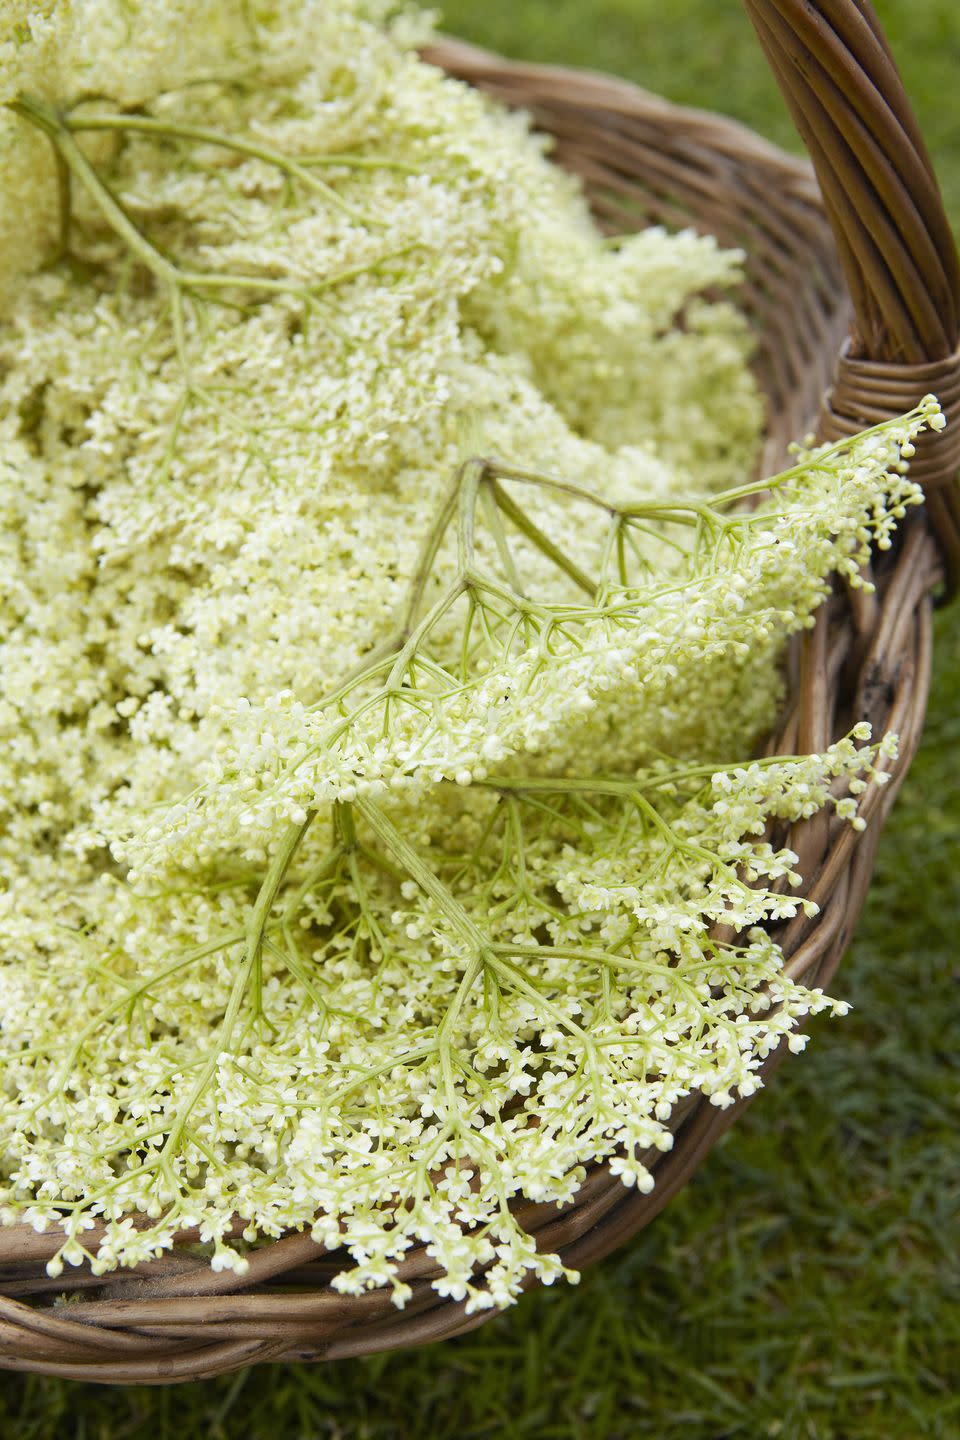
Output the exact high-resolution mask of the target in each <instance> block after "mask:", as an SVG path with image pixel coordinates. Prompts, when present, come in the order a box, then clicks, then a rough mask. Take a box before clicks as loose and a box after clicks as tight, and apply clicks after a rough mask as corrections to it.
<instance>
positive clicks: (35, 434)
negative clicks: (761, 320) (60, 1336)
mask: <svg viewBox="0 0 960 1440" xmlns="http://www.w3.org/2000/svg"><path fill="white" fill-rule="evenodd" d="M426 35H427V26H426V24H425V23H424V21H423V20H422V18H421V17H418V16H411V15H410V14H409V13H408V12H407V11H405V10H402V9H401V10H398V9H397V8H396V7H394V6H392V5H390V4H388V3H385V0H323V3H311V0H279V3H272V4H271V5H270V6H266V5H261V4H260V3H258V0H248V3H242V0H191V3H190V5H189V6H187V5H186V4H184V3H181V0H176V3H171V0H164V3H162V4H161V3H159V0H152V3H147V0H141V3H137V4H133V3H129V0H73V3H72V4H70V3H68V0H47V3H46V4H45V5H41V6H38V5H36V4H28V3H24V0H0V62H2V76H3V79H2V81H0V104H2V106H3V108H2V109H0V151H2V154H3V181H2V183H0V510H2V539H0V546H2V564H0V614H2V637H0V665H2V681H0V732H2V741H3V744H2V750H0V862H2V866H3V877H4V886H5V888H4V891H3V893H2V895H0V1064H2V1076H3V1089H2V1099H0V1155H2V1160H0V1217H2V1219H3V1220H4V1221H5V1222H7V1223H12V1222H17V1221H23V1220H27V1221H29V1222H31V1223H33V1224H34V1225H36V1226H37V1228H44V1227H45V1226H48V1225H60V1226H62V1228H63V1231H64V1244H63V1247H62V1250H61V1253H60V1254H58V1256H57V1257H56V1258H55V1259H54V1260H53V1261H52V1262H51V1265H50V1267H49V1268H50V1272H51V1274H53V1275H56V1274H59V1273H60V1272H61V1270H62V1265H63V1262H64V1261H66V1262H68V1263H71V1264H79V1263H81V1262H82V1261H83V1260H84V1259H86V1260H89V1261H90V1263H91V1264H92V1267H93V1269H94V1271H95V1272H96V1273H103V1272H105V1271H107V1270H109V1269H111V1268H113V1267H114V1266H116V1265H117V1264H125V1265H132V1264H136V1263H138V1262H140V1261H141V1260H143V1259H145V1258H148V1257H150V1256H152V1255H156V1254H159V1253H160V1252H162V1251H163V1250H164V1249H165V1248H168V1247H169V1246H170V1245H171V1244H172V1243H174V1237H175V1235H176V1234H177V1232H179V1231H182V1230H183V1229H185V1228H187V1229H192V1228H196V1229H198V1230H199V1233H200V1236H201V1238H202V1240H203V1241H204V1242H207V1243H208V1244H209V1246H210V1248H211V1254H212V1263H213V1264H214V1265H215V1266H216V1267H218V1268H220V1267H223V1266H230V1267H233V1268H234V1269H236V1270H238V1271H242V1270H243V1269H244V1268H245V1266H246V1264H247V1261H246V1259H245V1254H246V1252H247V1251H248V1250H249V1248H250V1247H251V1246H252V1245H255V1244H257V1243H259V1242H260V1241H262V1240H264V1239H268V1238H270V1237H272V1236H276V1235H279V1234H280V1233H282V1232H284V1231H285V1230H288V1229H290V1228H293V1227H303V1226H307V1227H312V1229H313V1233H314V1235H315V1237H316V1238H317V1240H318V1241H320V1242H321V1243H323V1244H324V1245H326V1246H328V1247H330V1248H331V1249H335V1248H337V1247H341V1248H342V1249H343V1251H344V1272H343V1273H342V1274H341V1275H340V1276H339V1277H338V1279H337V1280H336V1281H335V1282H334V1283H335V1284H336V1285H338V1287H339V1288H341V1289H343V1290H344V1291H347V1292H351V1293H359V1292H361V1291H363V1290H364V1289H367V1288H370V1287H372V1286H380V1285H392V1287H393V1293H394V1298H395V1299H396V1301H397V1303H398V1304H402V1303H403V1302H404V1300H405V1299H406V1297H407V1295H408V1294H409V1290H408V1287H407V1286H406V1285H405V1283H404V1282H403V1280H402V1278H400V1277H398V1274H397V1267H398V1265H399V1264H400V1262H402V1259H403V1256H404V1254H405V1253H406V1252H407V1250H408V1249H409V1248H410V1247H411V1246H413V1245H417V1244H426V1246H427V1248H428V1251H429V1253H430V1255H431V1256H432V1257H434V1259H435V1261H436V1263H437V1266H438V1269H439V1271H440V1272H441V1273H440V1278H439V1279H438V1280H437V1281H436V1282H435V1283H436V1288H437V1289H438V1290H439V1291H440V1292H441V1293H442V1294H448V1295H451V1296H453V1297H456V1298H457V1299H466V1300H467V1302H468V1306H469V1308H478V1307H480V1308H482V1307H486V1306H490V1305H503V1304H506V1303H508V1302H509V1301H510V1300H511V1299H513V1298H514V1297H515V1296H516V1295H517V1294H518V1293H519V1291H520V1289H521V1287H522V1285H523V1284H524V1282H525V1278H526V1277H527V1276H528V1274H529V1272H534V1273H535V1274H536V1275H537V1276H538V1277H539V1278H540V1279H541V1280H543V1281H547V1282H549V1281H550V1280H551V1279H553V1278H554V1277H555V1276H556V1275H557V1274H558V1273H560V1272H561V1270H562V1266H561V1264H560V1262H559V1260H558V1259H557V1257H555V1256H551V1255H547V1254H539V1253H538V1252H537V1251H536V1249H535V1247H534V1244H533V1242H532V1240H531V1239H530V1238H529V1237H528V1236H527V1235H526V1234H525V1233H524V1231H523V1230H522V1229H521V1228H520V1227H519V1225H518V1224H517V1222H516V1220H515V1218H514V1215H513V1212H512V1210H511V1202H513V1201H515V1200H518V1199H522V1198H526V1199H528V1200H534V1201H551V1202H555V1203H556V1204H563V1203H566V1202H569V1201H570V1200H571V1199H572V1198H573V1197H574V1196H575V1194H576V1192H577V1189H578V1187H579V1185H580V1183H581V1182H582V1180H583V1179H584V1176H585V1174H586V1172H587V1169H588V1167H591V1166H594V1165H596V1164H597V1163H598V1162H600V1161H603V1160H609V1161H610V1164H611V1168H612V1169H613V1171H614V1173H616V1174H619V1175H620V1176H622V1178H623V1181H624V1183H626V1184H636V1185H638V1186H640V1187H641V1188H643V1189H647V1188H649V1187H650V1186H651V1185H652V1183H653V1182H652V1176H651V1173H650V1169H649V1161H650V1155H651V1152H655V1151H663V1150H666V1149H669V1147H670V1144H671V1140H672V1136H671V1131H670V1117H671V1114H672V1112H673V1110H674V1107H675V1106H676V1105H677V1103H678V1102H679V1101H681V1100H682V1099H683V1098H684V1097H685V1096H688V1095H690V1094H691V1093H693V1092H697V1091H699V1092H702V1093H703V1094H705V1095H708V1096H709V1097H710V1098H711V1099H712V1101H713V1102H714V1103H715V1104H717V1105H729V1104H731V1103H732V1101H733V1099H734V1097H735V1095H748V1094H750V1093H751V1092H752V1091H753V1090H754V1089H755V1088H756V1087H757V1085H758V1084H759V1080H758V1076H757V1072H758V1069H759V1068H760V1066H761V1064H762V1062H763V1060H764V1059H765V1057H766V1056H767V1055H769V1054H770V1053H771V1051H772V1050H774V1049H775V1048H776V1047H777V1046H778V1044H780V1042H781V1041H782V1040H783V1038H784V1037H788V1039H789V1043H790V1045H791V1048H800V1046H801V1045H802V1041H803V1037H802V1036H801V1035H799V1034H797V1033H796V1027H797V1025H798V1023H799V1022H800V1021H801V1019H802V1018H803V1017H804V1016H806V1015H808V1014H810V1013H814V1012H817V1011H820V1010H824V1009H832V1010H834V1011H842V1009H843V1008H844V1007H843V1006H842V1005H841V1004H835V1003H834V1002H833V1001H830V1000H828V999H827V998H826V997H825V996H824V995H823V994H822V993H821V992H820V991H817V990H813V991H811V990H808V989H805V988H804V987H802V986H800V985H798V984H796V983H795V982H793V981H792V980H790V979H789V978H788V977H787V976H786V975H785V974H784V971H783V962H782V955H781V953H780V951H779V949H778V947H777V945H776V943H775V940H774V939H773V938H772V936H771V933H770V930H769V928H768V926H769V922H776V921H780V920H784V919H787V918H789V917H790V916H792V915H794V914H796V913H797V911H798V908H799V907H800V906H801V905H803V904H804V902H803V901H802V900H799V899H798V898H797V897H796V893H795V892H796V887H798V886H799V885H800V882H801V877H800V876H799V875H798V874H797V873H796V869H795V866H796V863H797V861H796V856H795V855H793V854H792V853H791V852H790V851H789V850H788V849H785V848H783V847H782V846H781V847H779V848H778V846H777V845H776V844H775V843H773V842H772V840H771V836H775V835H776V834H777V833H779V831H778V822H784V823H786V822H789V821H793V820H798V819H800V818H801V817H803V816H807V815H810V814H813V813H814V812H816V811H817V810H819V809H822V808H823V807H825V806H827V805H829V806H831V807H833V809H834V810H835V811H836V813H837V814H838V816H839V817H840V818H841V819H843V820H848V821H852V822H853V823H854V824H862V822H860V821H858V820H857V818H856V807H857V796H858V795H860V794H862V793H863V791H864V789H865V788H866V785H867V783H868V782H870V781H871V780H876V781H877V782H878V783H882V782H883V780H884V779H885V778H886V769H887V767H888V762H889V761H890V759H891V758H892V757H893V755H894V754H895V745H894V742H893V741H892V740H891V739H889V738H888V739H885V740H882V741H880V742H879V743H874V742H873V741H871V738H870V734H869V729H868V728H867V727H864V726H862V725H861V726H857V727H856V728H855V729H854V730H853V732H852V733H851V735H850V736H848V737H847V738H846V739H844V740H842V741H840V742H839V743H837V744H835V745H833V746H831V747H830V749H829V750H828V751H827V752H826V753H825V754H823V755H813V756H801V757H795V758H789V759H778V760H763V761H756V760H755V761H750V760H749V759H746V760H742V762H741V759H740V757H744V756H749V755H751V754H752V753H754V752H755V747H756V742H757V740H758V738H759V737H761V736H762V734H763V733H764V731H765V730H769V728H770V727H771V725H772V723H773V721H774V719H775V716H776V714H777V710H778V706H779V704H780V701H781V688H782V687H781V678H780V666H779V659H780V656H781V653H782V650H783V646H784V642H785V639H786V637H787V636H788V635H789V634H791V633H793V632H795V631H797V630H798V629H801V628H803V627H806V626H809V625H810V624H811V623H812V617H813V614H814V611H815V610H816V608H817V606H818V605H819V603H820V602H821V600H822V599H823V598H824V596H825V595H826V593H827V591H828V589H829V586H830V584H831V580H832V577H833V576H834V575H837V574H839V575H841V576H843V577H845V578H846V579H847V580H848V582H849V583H851V584H858V583H862V582H861V581H860V572H861V569H862V567H863V565H864V563H865V561H866V560H867V559H868V557H869V554H870V550H871V546H873V545H876V546H878V547H879V548H881V549H883V548H887V547H888V546H889V545H890V543H891V540H890V537H891V533H892V531H893V529H894V527H895V525H896V523H897V521H899V520H900V519H902V517H903V515H904V514H905V510H906V507H907V506H909V505H912V504H914V503H916V502H917V501H918V499H919V492H918V491H917V489H916V487H915V486H913V485H912V484H911V483H910V481H909V480H908V479H907V478H906V476H905V470H906V466H905V464H904V463H903V461H902V459H901V456H902V455H907V456H908V455H909V454H910V453H911V447H912V443H913V441H914V439H915V437H916V436H917V434H918V433H919V432H920V431H921V430H922V429H923V427H924V426H925V425H931V426H933V427H934V428H940V427H941V426H942V417H941V416H940V414H939V410H938V408H937V406H936V403H935V402H934V401H933V400H932V399H928V400H927V401H925V402H924V403H923V404H922V405H921V406H920V407H919V408H918V410H917V411H915V412H914V413H913V414H911V415H909V416H907V417H905V418H904V419H903V420H902V421H900V422H898V423H896V424H893V425H889V426H885V427H879V428H878V429H877V430H875V431H873V432H870V433H869V434H866V435H864V436H863V437H860V438H858V439H856V440H854V441H852V442H849V443H848V444H845V445H841V446H837V447H834V448H832V449H820V450H813V451H810V450H807V451H798V453H797V456H796V464H795V465H794V466H793V467H792V468H791V469H790V470H789V471H787V472H785V473H784V474H783V475H781V476H778V477H777V478H776V479H775V480H774V481H772V482H770V481H767V482H764V484H763V485H761V483H760V482H758V481H756V480H754V479H753V478H752V477H753V474H754V469H755V457H756V453H757V448H758V436H759V433H760V429H761V423H762V407H761V404H760V400H759V396H758V393H757V390H756V387H755V384H754V381H753V379H752V377H751V373H750V369H749V352H750V344H749V336H748V332H747V328H746V326H745V324H744V322H743V321H742V319H741V317H740V316H739V313H738V311H737V309H736V307H735V304H734V303H733V301H734V299H735V286H736V282H737V280H738V277H739V268H738V267H739V264H740V262H741V260H742V257H740V256H738V255H735V254H731V253H729V252H723V251H721V250H719V249H718V248H717V246H716V245H715V244H714V243H712V242H711V241H709V240H708V239H704V238H700V237H697V236H695V235H694V234H693V233H692V232H691V233H685V234H680V235H669V234H667V233H665V232H664V231H661V230H648V231H645V232H643V233H641V234H639V235H637V236H632V237H628V238H623V239H620V240H618V241H617V242H616V243H609V242H607V241H605V240H603V239H602V238H601V237H600V235H599V234H598V233H597V232H596V230H595V228H594V226H593V224H592V221H591V219H590V217H589V214H588V211H587V208H586V205H585V203H584V200H583V198H582V196H581V195H580V193H579V191H578V189H577V187H576V185H575V184H574V182H573V181H572V180H570V179H569V178H567V177H565V176H564V175H563V174H561V173H560V172H559V171H558V170H557V169H555V168H554V167H552V166H551V165H550V163H549V162H548V160H547V158H546V157H545V154H544V145H543V143H542V141H540V140H539V139H537V138H535V137H533V136H531V134H530V133H529V132H528V129H527V126H526V122H525V121H524V120H523V118H522V117H518V116H516V115H509V114H506V113H503V112H501V111H500V110H498V109H496V108H494V107H493V106H492V105H491V104H490V103H489V102H488V101H486V100H484V99H483V98H481V97H480V96H479V95H478V94H476V93H474V92H473V91H471V90H470V89H468V88H467V87H465V86H463V85H461V84H459V83H456V82H454V81H452V80H450V79H448V78H446V77H444V76H443V75H442V74H441V73H440V72H439V71H438V70H436V69H434V68H432V67H431V66H429V65H427V64H425V63H423V62H422V61H421V60H420V59H419V58H418V55H417V53H416V49H415V47H416V45H417V44H419V43H421V42H422V41H423V40H424V38H425V37H426ZM724 295H726V296H727V298H725V299H724V298H717V297H718V296H720V297H722V296H724ZM706 297H710V298H706ZM757 497H761V498H760V499H759V503H755V504H753V508H749V506H750V504H752V503H753V502H756V501H757ZM782 828H783V826H782V825H779V830H782ZM792 892H793V893H792ZM721 935H733V936H734V937H735V938H734V939H733V940H726V939H720V938H718V936H721ZM144 1217H146V1221H144ZM238 1217H239V1219H240V1220H241V1222H243V1228H242V1234H238V1231H237V1227H236V1220H237V1218H238ZM98 1218H99V1219H103V1220H105V1221H106V1222H107V1224H106V1229H105V1232H104V1238H103V1239H102V1241H100V1242H98V1243H97V1245H96V1246H95V1247H93V1248H88V1247H87V1246H85V1244H84V1236H85V1234H86V1232H88V1231H89V1230H90V1229H91V1227H92V1226H93V1224H94V1220H95V1219H98ZM351 1261H352V1262H353V1263H352V1265H351V1263H350V1262H351Z"/></svg>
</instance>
